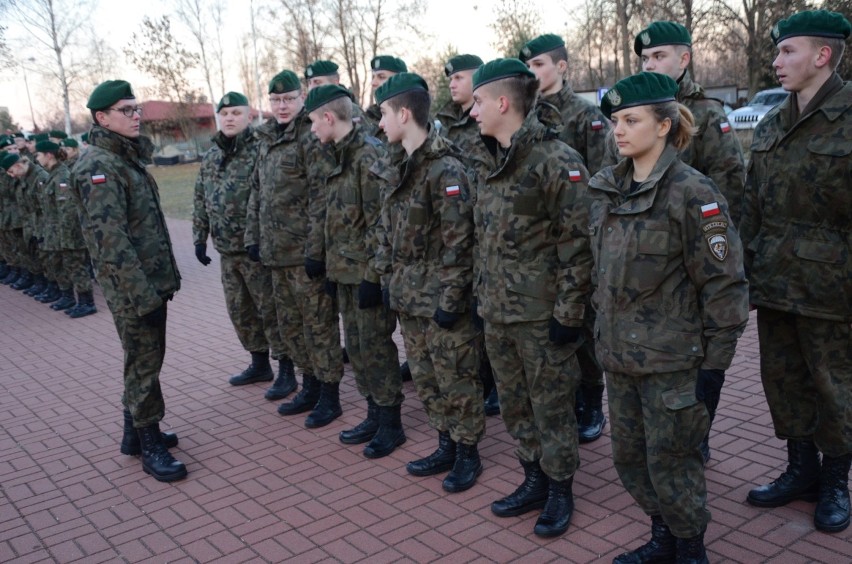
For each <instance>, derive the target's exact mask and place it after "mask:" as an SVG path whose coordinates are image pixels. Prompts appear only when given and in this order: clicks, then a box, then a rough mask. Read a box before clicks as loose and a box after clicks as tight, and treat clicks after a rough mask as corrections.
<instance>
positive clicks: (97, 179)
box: [92, 174, 106, 184]
mask: <svg viewBox="0 0 852 564" xmlns="http://www.w3.org/2000/svg"><path fill="white" fill-rule="evenodd" d="M104 182H106V175H105V174H93V175H92V184H103V183H104Z"/></svg>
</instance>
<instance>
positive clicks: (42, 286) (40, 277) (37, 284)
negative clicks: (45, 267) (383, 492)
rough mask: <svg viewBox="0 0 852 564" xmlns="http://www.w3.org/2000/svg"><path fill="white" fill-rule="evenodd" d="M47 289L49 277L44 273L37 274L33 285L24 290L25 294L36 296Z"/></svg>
mask: <svg viewBox="0 0 852 564" xmlns="http://www.w3.org/2000/svg"><path fill="white" fill-rule="evenodd" d="M46 289H47V278H46V277H45V276H44V274H36V275H35V276H34V277H33V285H32V286H30V287H29V288H27V289H26V290H24V294H26V295H27V296H30V297H35V296H37V295H39V294H41V293H42V292H44V291H45V290H46Z"/></svg>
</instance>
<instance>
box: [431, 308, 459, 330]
mask: <svg viewBox="0 0 852 564" xmlns="http://www.w3.org/2000/svg"><path fill="white" fill-rule="evenodd" d="M459 318H461V314H459V313H455V312H452V311H444V310H443V309H441V308H438V309H436V310H435V315H433V316H432V321H434V322H435V323H437V324H438V327H440V328H441V329H452V328H453V326H454V325H455V324H456V323H457V322H458V320H459Z"/></svg>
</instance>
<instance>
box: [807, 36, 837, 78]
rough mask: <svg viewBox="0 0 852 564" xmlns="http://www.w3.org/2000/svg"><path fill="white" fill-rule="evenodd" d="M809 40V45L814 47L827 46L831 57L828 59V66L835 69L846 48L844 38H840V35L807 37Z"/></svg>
mask: <svg viewBox="0 0 852 564" xmlns="http://www.w3.org/2000/svg"><path fill="white" fill-rule="evenodd" d="M809 39H810V40H811V45H813V46H814V48H815V49H819V48H820V47H823V46H825V47H828V48H829V49H831V57H830V58H829V59H828V66H829V67H831V70H833V71H835V70H837V67H838V65H840V61H842V60H843V52H844V51H845V50H846V40H845V39H841V38H840V37H816V36H811V37H809Z"/></svg>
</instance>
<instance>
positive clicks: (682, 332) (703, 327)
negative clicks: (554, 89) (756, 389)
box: [589, 146, 748, 375]
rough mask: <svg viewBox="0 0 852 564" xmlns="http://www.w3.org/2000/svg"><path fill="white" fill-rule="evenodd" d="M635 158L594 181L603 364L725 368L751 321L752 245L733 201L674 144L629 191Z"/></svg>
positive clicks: (631, 369)
mask: <svg viewBox="0 0 852 564" xmlns="http://www.w3.org/2000/svg"><path fill="white" fill-rule="evenodd" d="M632 175H633V161H632V160H630V159H624V160H622V161H621V162H620V163H619V164H618V165H617V166H615V167H608V168H605V169H604V170H602V171H601V172H599V173H598V174H597V175H595V176H594V177H593V178H592V179H591V180H590V181H589V191H590V193H591V196H592V205H591V211H590V228H589V232H590V234H591V237H592V252H593V253H594V255H595V271H594V272H595V275H594V284H595V292H594V295H593V297H592V303H593V305H594V307H595V310H596V312H597V321H596V324H595V332H594V335H595V344H596V352H597V357H598V360H599V361H600V362H601V364H602V366H603V368H604V370H609V371H612V372H621V373H626V374H635V375H642V374H655V373H660V372H674V371H679V370H689V369H693V368H696V367H701V368H709V369H721V370H725V369H727V368H728V366H730V364H731V361H732V360H733V357H734V352H735V350H736V345H737V339H738V338H739V336H740V335H741V334H742V332H743V331H744V330H745V326H746V322H747V321H748V282H747V281H746V277H745V272H744V270H743V264H742V257H743V249H742V244H741V242H740V238H739V235H738V234H737V230H736V228H735V227H734V225H733V223H732V222H731V218H730V215H729V213H728V205H727V203H725V200H724V199H723V198H722V197H721V194H720V192H719V190H718V188H716V186H715V185H714V184H713V182H712V181H711V180H710V179H708V178H707V177H706V176H704V175H703V174H701V173H699V172H697V171H696V170H695V169H693V168H692V167H690V166H688V165H686V164H684V163H683V162H682V161H680V160H679V158H678V155H677V151H676V150H675V149H674V148H673V147H671V146H669V147H667V148H666V150H665V151H664V152H663V154H662V155H661V156H660V159H659V160H658V161H657V164H656V166H655V167H654V169H653V171H652V172H651V174H650V176H648V178H647V179H646V180H645V181H644V182H642V183H640V184H639V186H638V188H637V189H636V190H635V191H634V192H632V193H631V192H630V184H631V181H630V180H631V178H632Z"/></svg>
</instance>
